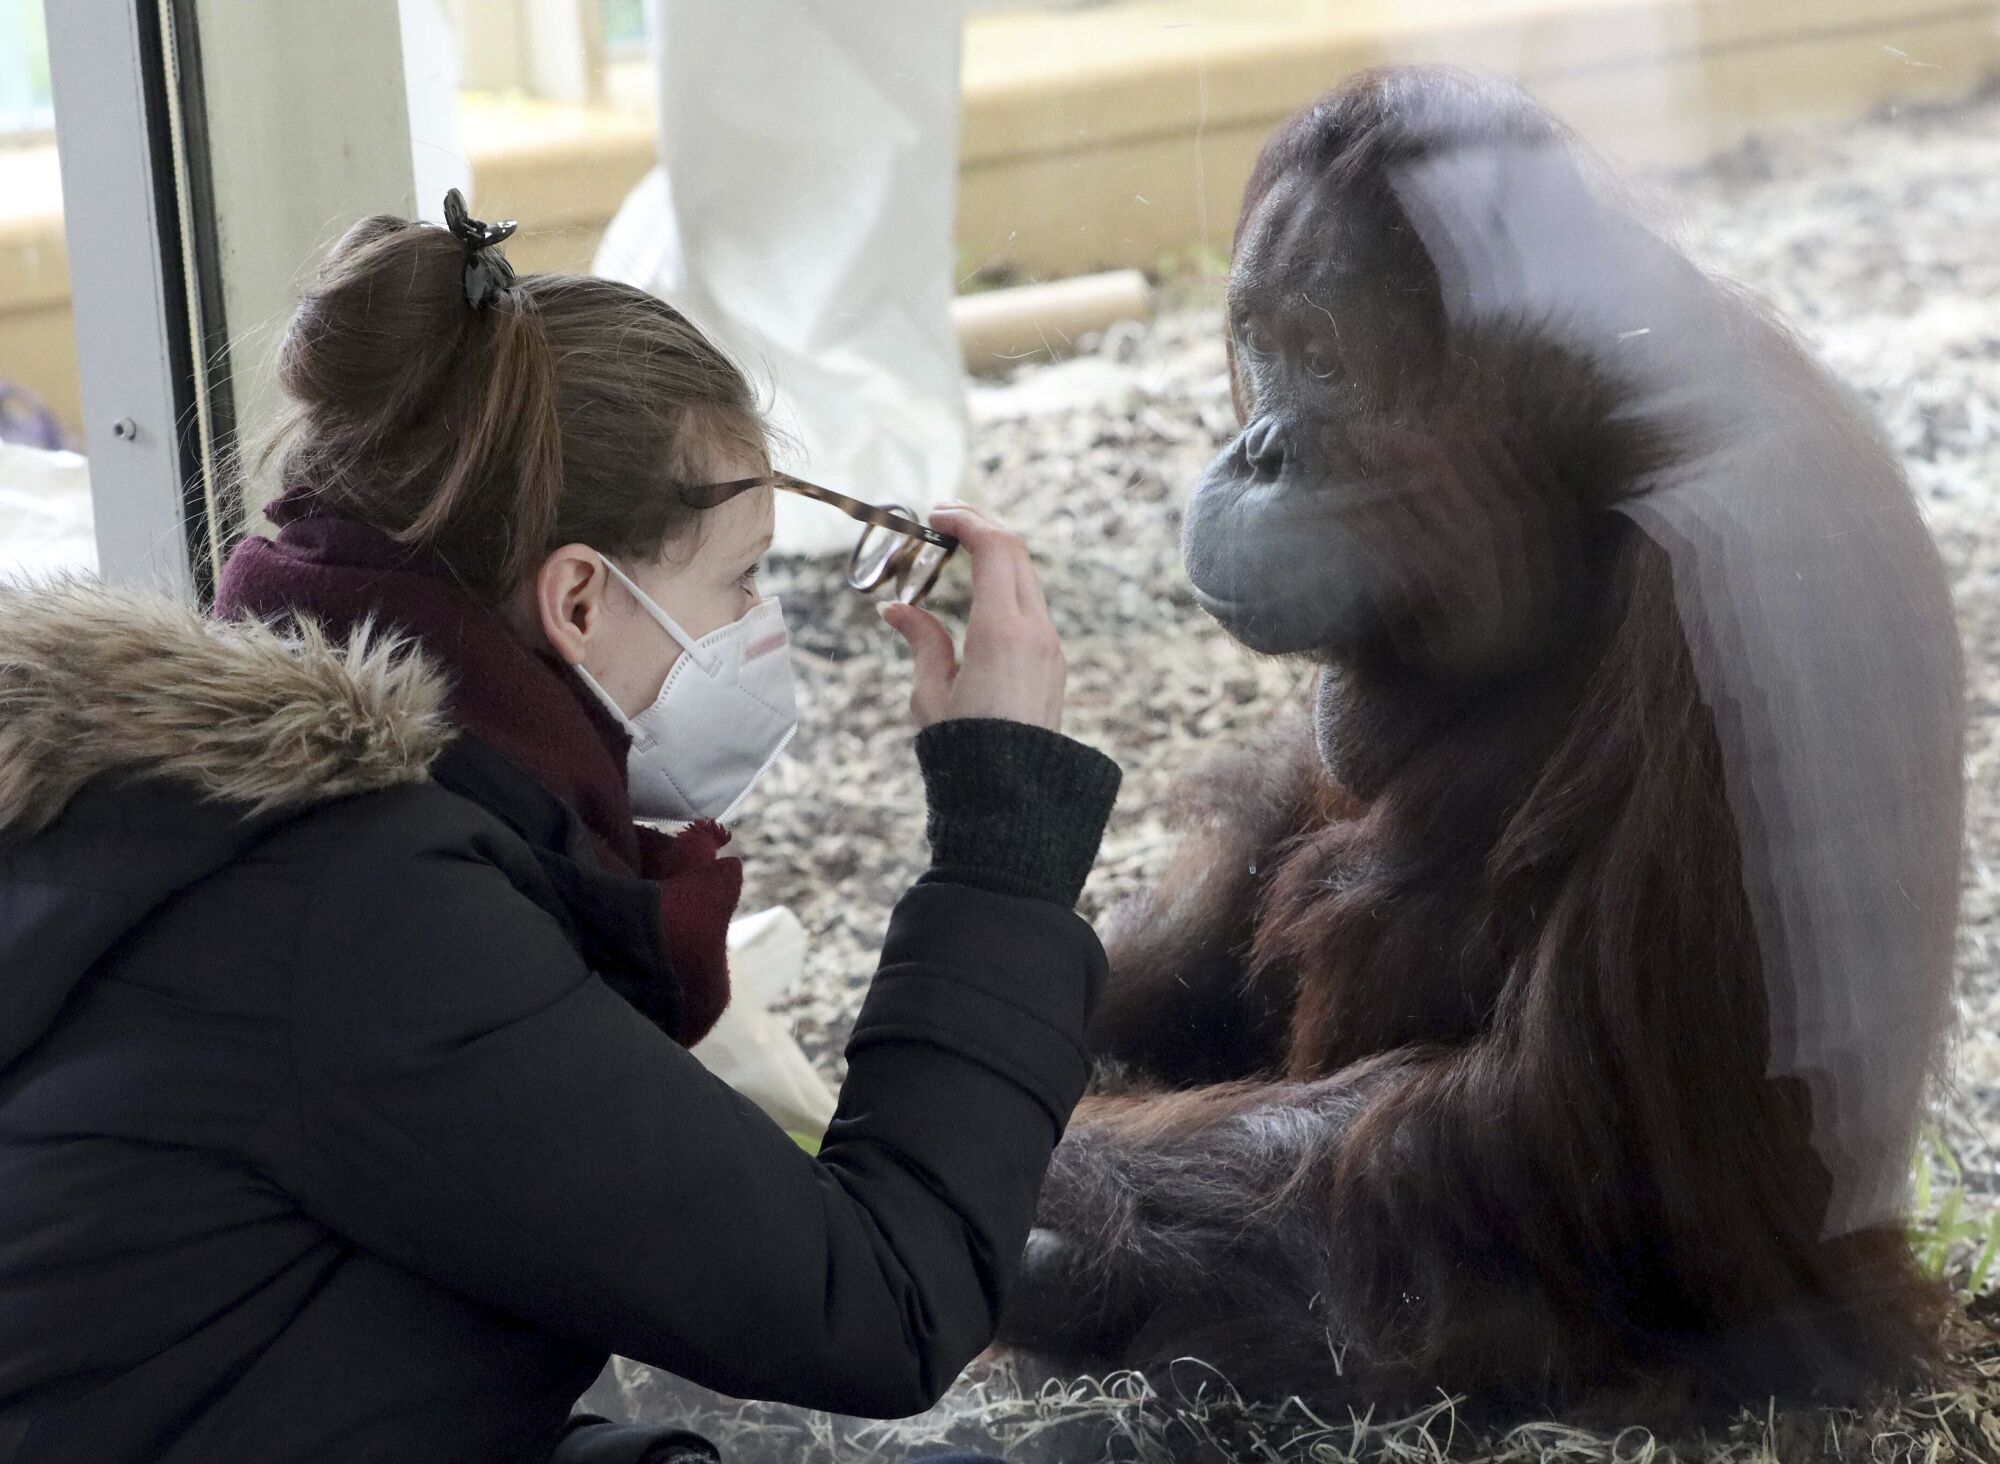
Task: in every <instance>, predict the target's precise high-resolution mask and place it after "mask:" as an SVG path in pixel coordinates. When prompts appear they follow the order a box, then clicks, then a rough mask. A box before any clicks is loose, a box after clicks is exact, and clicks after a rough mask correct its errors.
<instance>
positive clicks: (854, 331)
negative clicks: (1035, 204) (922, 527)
mask: <svg viewBox="0 0 2000 1464" xmlns="http://www.w3.org/2000/svg"><path fill="white" fill-rule="evenodd" d="M648 17H649V20H650V22H651V35H652V47H653V56H654V61H655V65H656V68H657V69H656V81H657V84H658V87H659V96H660V113H659V134H660V157H661V159H662V163H663V166H662V167H660V168H656V169H655V170H654V171H653V172H652V173H651V174H649V175H648V176H647V177H646V179H645V181H644V182H642V183H641V184H640V185H639V187H638V188H637V189H636V190H634V192H633V193H632V195H631V196H630V197H629V198H628V199H627V200H626V202H625V206H624V207H623V209H621V210H620V212H619V214H618V217H617V218H616V219H615V220H614V221H613V222H612V224H611V227H610V229H609V231H608V232H607V233H606V235H605V238H604V242H603V244H602V246H601V247H600V248H599V250H598V254H597V259H596V264H595V268H596V270H597V272H598V273H599V274H603V275H606V276H609V277H611V278H613V279H620V280H624V281H627V282H628V283H631V284H635V285H638V286H641V287H642V288H644V289H647V290H650V291H652V292H653V293H655V294H657V295H659V296H661V297H662V298H663V299H666V300H668V301H669V302H671V303H672V304H674V305H675V306H676V307H678V308H679V309H681V310H682V311H684V312H685V313H686V314H687V315H688V317H689V318H690V319H692V320H693V321H694V322H695V323H696V324H697V325H698V326H700V327H701V328H702V329H703V330H704V331H706V332H708V333H709V334H710V336H711V337H712V338H713V339H715V340H716V341H717V343H718V344H720V345H722V346H723V347H724V348H725V349H726V350H728V351H729V352H730V353H731V354H732V355H733V356H734V357H735V358H736V359H737V360H738V361H739V362H741V363H742V364H743V365H744V366H745V367H746V368H747V369H749V370H750V371H751V372H752V374H753V376H754V377H756V378H759V379H760V380H761V381H762V382H763V383H764V384H765V385H766V386H767V389H769V390H770V392H771V394H772V415H773V418H774V420H775V421H776V422H777V423H778V425H779V426H780V427H782V428H783V429H784V430H785V431H786V432H787V433H788V434H790V435H791V436H792V437H793V438H795V439H796V442H795V445H794V446H788V447H787V448H786V449H785V450H783V451H781V454H780V462H779V466H780V467H782V468H785V469H788V470H790V471H792V472H795V473H798V474H799V475H800V476H802V477H810V478H813V479H814V480H816V481H818V482H822V483H825V484H826V485H828V486H829V487H833V488H838V489H840V490H842V491H844V492H847V493H851V494H853V495H855V496H856V497H860V498H865V499H869V500H871V501H873V502H877V503H888V502H894V503H900V504H902V505H903V506H905V507H906V508H911V509H915V510H917V511H918V512H922V511H924V510H927V509H929V508H930V507H931V506H932V505H934V504H935V503H937V502H938V501H939V500H940V499H944V498H951V497H955V496H957V495H958V493H959V491H960V482H961V478H962V475H963V472H964V466H965V452H966V446H965V443H966V428H965V410H964V403H963V399H962V393H961V374H962V368H961V364H960V357H959V350H958V343H957V339H956V336H955V335H954V333H953V330H952V324H951V299H952V295H953V292H954V280H953V262H954V261H953V254H952V221H953V205H954V198H955V188H956V182H957V164H958V135H959V52H960V43H961V33H962V31H963V28H964V20H965V14H964V3H963V0H842V3H840V4H837V5H829V4H826V3H823V0H671V3H663V0H650V8H649V11H648ZM780 38H782V39H780ZM854 534H855V530H854V527H853V525H852V524H851V523H850V522H849V521H848V520H846V519H845V518H842V517H841V516H840V515H838V514H836V513H834V512H833V511H832V510H830V509H828V508H826V507H824V506H822V505H819V504H815V503H812V502H810V501H807V500H804V499H795V498H791V497H790V496H788V495H782V494H781V495H780V496H779V503H778V537H777V543H776V545H775V548H776V550H777V552H779V553H832V552H837V551H844V550H846V549H847V548H848V547H849V546H851V545H852V543H853V542H854Z"/></svg>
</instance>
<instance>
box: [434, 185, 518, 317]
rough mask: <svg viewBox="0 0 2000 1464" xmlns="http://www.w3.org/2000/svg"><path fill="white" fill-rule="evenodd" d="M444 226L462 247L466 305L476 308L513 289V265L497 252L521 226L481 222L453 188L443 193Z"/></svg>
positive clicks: (462, 195) (507, 221)
mask: <svg viewBox="0 0 2000 1464" xmlns="http://www.w3.org/2000/svg"><path fill="white" fill-rule="evenodd" d="M444 226H445V227H446V228H447V229H450V230H451V236H452V237H453V238H454V239H456V240H458V242H459V243H461V244H463V245H464V246H465V303H466V304H468V305H470V306H471V307H472V308H473V309H474V310H477V309H479V308H480V307H481V306H482V305H488V304H491V303H492V301H493V300H494V298H495V297H496V296H498V295H500V294H502V293H503V292H505V291H507V290H510V289H512V288H513V285H514V266H513V265H511V264H509V263H508V262H507V258H506V256H505V255H503V254H502V253H501V252H500V245H501V243H502V242H503V241H504V240H506V239H507V238H509V237H510V236H511V235H512V234H513V232H514V230H515V229H517V228H519V227H520V225H518V224H516V223H515V222H514V221H513V220H512V219H508V220H506V221H505V222H503V223H498V224H484V223H481V222H480V221H479V220H478V219H475V218H474V217H473V216H472V215H471V214H469V213H467V212H466V211H465V195H464V194H463V193H460V192H459V191H458V190H457V189H456V188H454V189H452V190H451V192H449V193H447V194H446V195H445V196H444Z"/></svg>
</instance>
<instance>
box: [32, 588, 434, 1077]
mask: <svg viewBox="0 0 2000 1464" xmlns="http://www.w3.org/2000/svg"><path fill="white" fill-rule="evenodd" d="M444 697H445V687H444V682H443V678H442V677H441V676H440V675H439V674H438V673H437V672H436V671H435V670H434V669H433V668H432V667H431V666H430V665H428V664H427V663H426V662H425V661H424V660H423V659H422V658H421V657H420V656H418V655H417V654H416V653H415V651H414V649H413V648H411V647H409V646H408V645H407V643H405V642H399V641H397V640H396V639H395V638H394V637H392V636H388V635H380V634H375V635H371V634H369V633H368V632H367V631H366V630H365V629H364V630H363V631H362V632H360V633H358V634H357V635H355V636H354V637H353V638H352V639H351V640H350V641H347V642H345V643H343V642H339V641H335V640H331V639H329V638H328V637H327V636H325V635H324V634H322V633H320V632H318V631H315V630H314V629H312V628H311V627H310V626H305V625H300V626H298V627H297V628H294V629H280V628H277V627H273V626H270V625H263V624H253V623H245V624H222V623H217V622H212V621H208V620H205V619H203V618H202V617H201V616H200V615H198V614H196V613H195V612H194V611H193V610H191V609H188V608H187V607H185V606H183V605H180V604H177V603H176V602H174V601H172V600H170V599H167V598H165V597H163V596H158V595H150V594H143V593H134V592H131V591H126V590H115V589H110V588H107V587H105V586H103V585H98V584H93V583H89V582H86V581H82V580H67V581H60V582H57V583H53V584H41V585H25V586H23V585H13V584H6V583H0V1069H4V1068H6V1067H8V1066H10V1065H11V1064H12V1063H13V1062H14V1061H15V1060H16V1059H18V1058H20V1057H21V1056H22V1055H23V1054H24V1053H26V1052H28V1051H29V1050H30V1049H32V1048H33V1047H34V1046H35V1044H36V1043H37V1042H38V1041H39V1040H40V1039H41V1037H42V1035H43V1034H44V1033H45V1032H47V1030H48V1028H49V1025H50V1024H51V1023H52V1022H54V1021H55V1019H56V1016H57V1014H58V1013H59V1012H60V1011H61V1010H62V1008H63V1006H64V1004H65V1003H66V1002H67V1001H68V1000H69V998H70V994H71V993H72V992H73V991H74V990H75V989H76V985H77V983H78V982H79V981H81V980H82V979H83V977H84V975H85V973H86V972H88V971H89V970H90V969H91V968H92V967H93V966H94V965H95V964H96V962H97V961H98V960H99V959H101V958H102V957H103V956H104V954H105V953H106V952H107V951H110V950H111V949H113V948H114V947H115V946H116V945H117V943H118V942H119V941H120V940H122V939H124V938H125V937H126V936H127V935H128V934H129V933H131V932H132V931H134V930H136V929H138V928H139V927H140V926H141V925H142V924H143V923H144V922H145V920H146V919H147V917H148V916H150V915H151V914H152V913H153V912H154V911H156V910H158V909H159V908H161V906H162V905H163V904H164V903H165V902H167V901H168V900H171V899H172V898H173V897H174V896H175V894H176V893H178V892H179V891H181V890H185V889H188V888H190V887H191V886H193V885H195V884H197V883H198V882H200V881H202V880H204V879H206V878H208V877H209V876H211V875H213V874H214V873H215V872H217V871H218V870H221V869H223V868H226V867H227V866H228V865H230V864H232V863H233V862H235V861H236V860H238V859H240V858H242V857H243V855H244V854H245V853H246V852H247V851H248V850H250V849H251V848H253V847H254V846H255V845H256V844H257V843H258V841H259V840H261V839H263V838H265V837H266V836H267V835H268V834H269V833H270V832H271V831H272V829H273V828H274V827H276V826H277V825H279V824H281V823H284V822H286V821H288V820H290V819H292V818H294V817H296V816H297V815H298V814H299V812H300V811H301V810H303V809H306V808H309V807H311V806H312V805H315V804H318V803H323V802H326V801H328V800H331V799H335V798H340V797H343V796H345V795H349V794H355V793H366V792H372V791H376V790H380V789H387V788H392V787H394V786H396V785H398V784H404V783H414V782H419V781H422V780H423V779H424V778H425V776H426V775H427V773H428V771H429V769H430V765H431V763H432V761H433V760H434V759H435V758H436V757H437V756H438V754H439V753H441V752H442V751H443V750H444V748H445V746H446V744H447V743H448V742H449V741H450V740H451V736H452V731H451V727H450V725H449V724H448V722H447V720H446V717H445V714H444V710H443V708H444Z"/></svg>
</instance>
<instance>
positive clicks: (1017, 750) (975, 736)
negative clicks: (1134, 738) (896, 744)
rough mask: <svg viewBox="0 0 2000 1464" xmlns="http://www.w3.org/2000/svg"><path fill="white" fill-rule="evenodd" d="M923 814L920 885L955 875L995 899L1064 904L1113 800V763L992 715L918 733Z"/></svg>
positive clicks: (1081, 876)
mask: <svg viewBox="0 0 2000 1464" xmlns="http://www.w3.org/2000/svg"><path fill="white" fill-rule="evenodd" d="M917 764H918V766H919V767H920V768H922V770H923V775H924V790H925V794H926V797H927V799H928V802H929V808H930V815H929V822H928V828H927V832H928V833H929V836H930V843H931V861H932V867H931V871H930V873H929V874H928V875H926V876H925V878H926V879H929V878H932V877H938V878H946V879H949V878H952V877H953V875H954V872H959V871H962V872H963V873H964V874H965V875H967V876H969V877H970V879H971V882H973V883H977V884H980V885H982V886H984V887H986V888H989V889H992V890H994V891H996V892H998V893H1003V894H1014V895H1023V896H1027V897H1029V898H1032V899H1043V900H1053V901H1054V902H1055V903H1056V904H1058V905H1062V906H1065V907H1067V906H1072V905H1074V904H1075V903H1076V897H1077V896H1078V895H1079V894H1081V893H1082V892H1083V882H1084V880H1085V879H1086V878H1088V877H1089V874H1090V866H1091V865H1092V864H1093V863H1095V862H1096V859H1097V847H1098V844H1099V843H1100V842H1101V841H1102V840H1103V838H1104V825H1105V822H1106V821H1107V820H1108V819H1109V818H1110V817H1111V805H1112V804H1113V802H1115V801H1116V799H1117V797H1118V784H1119V780H1120V778H1121V776H1122V775H1121V774H1120V772H1119V770H1118V764H1117V763H1115V762H1113V761H1112V760H1111V759H1110V758H1108V757H1106V756H1105V755H1104V754H1103V753H1101V752H1098V751H1097V750H1096V749H1095V748H1090V747H1085V746H1084V745H1083V744H1082V743H1081V742H1077V741H1075V740H1074V739H1072V738H1069V737H1065V736H1063V735H1062V734H1061V733H1060V732H1051V731H1049V730H1047V729H1046V728H1043V727H1031V726H1029V725H1028V724H1027V723H1025V722H1009V721H1003V720H1000V719H998V718H993V717H964V718H955V719H953V720H951V721H945V722H933V723H932V724H931V725H930V726H928V727H926V728H924V729H923V731H921V732H919V733H918V734H917Z"/></svg>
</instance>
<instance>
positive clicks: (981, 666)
mask: <svg viewBox="0 0 2000 1464" xmlns="http://www.w3.org/2000/svg"><path fill="white" fill-rule="evenodd" d="M931 522H932V523H933V524H935V525H936V526H937V527H938V528H940V529H942V530H943V531H944V532H946V533H948V534H951V535H953V536H955V537H956V538H957V539H958V541H959V542H960V543H961V544H963V545H964V546H965V548H966V552H967V554H968V556H969V557H970V558H971V560H972V611H971V614H970V615H969V616H968V617H967V620H966V626H965V644H964V648H963V652H962V653H961V654H959V655H957V656H954V653H953V649H952V642H951V635H950V633H949V632H948V631H947V630H946V629H945V627H944V625H943V624H942V622H940V621H939V620H938V619H937V617H935V616H933V615H932V614H930V613H929V612H928V611H925V610H920V609H918V608H916V607H914V606H910V605H890V606H884V607H883V610H882V618H883V619H884V620H887V621H888V622H889V624H890V625H891V626H893V627H894V628H895V630H896V632H897V633H898V634H900V635H901V636H902V637H903V639H904V640H906V641H908V642H909V645H910V649H911V651H912V653H913V654H914V655H915V657H916V662H917V666H916V683H917V684H916V690H915V692H914V693H913V694H912V696H911V698H910V707H911V710H912V711H913V712H914V713H915V715H916V719H917V721H918V723H919V724H920V725H928V724H930V723H931V722H935V721H942V720H945V719H948V718H953V717H1000V718H1004V719H1006V720H1008V721H1014V722H1026V723H1029V724H1031V725H1034V726H1039V727H1048V728H1052V729H1053V728H1055V727H1058V726H1059V725H1060V724H1061V721H1062V701H1063V685H1064V680H1065V674H1066V670H1067V666H1066V663H1065V661H1064V658H1063V653H1062V646H1061V644H1060V643H1059V642H1058V640H1057V638H1056V632H1055V627H1054V625H1052V624H1051V623H1050V621H1049V615H1048V610H1047V608H1046V606H1045V605H1044V604H1043V600H1042V590H1041V585H1040V582H1039V581H1038V579H1037V577H1036V575H1035V568H1034V565H1033V563H1032V562H1030V560H1029V558H1028V546H1027V545H1026V544H1025V543H1024V542H1022V540H1021V537H1020V535H1018V534H1015V533H1012V532H1011V531H1009V530H1007V529H1005V528H1003V527H1002V526H1001V525H999V524H997V523H995V522H993V520H991V519H989V518H987V517H986V516H985V515H984V514H982V513H980V512H978V511H977V510H976V509H970V508H967V507H965V506H963V505H961V504H950V505H944V506H941V507H940V508H939V509H938V510H937V511H936V512H934V513H933V514H932V516H931Z"/></svg>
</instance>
